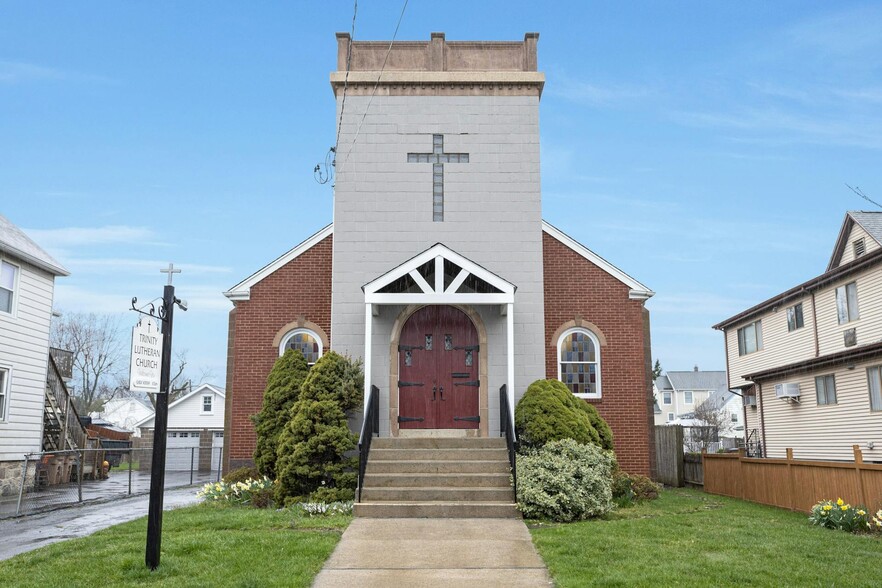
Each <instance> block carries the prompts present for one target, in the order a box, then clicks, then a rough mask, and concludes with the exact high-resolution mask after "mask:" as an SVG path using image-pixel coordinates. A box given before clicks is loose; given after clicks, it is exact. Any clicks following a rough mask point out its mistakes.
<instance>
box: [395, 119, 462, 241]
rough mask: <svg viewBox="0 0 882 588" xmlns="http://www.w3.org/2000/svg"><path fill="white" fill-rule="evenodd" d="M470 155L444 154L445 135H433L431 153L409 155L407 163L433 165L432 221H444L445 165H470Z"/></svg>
mask: <svg viewBox="0 0 882 588" xmlns="http://www.w3.org/2000/svg"><path fill="white" fill-rule="evenodd" d="M468 162H469V154H468V153H444V135H432V152H431V153H408V154H407V163H431V164H432V220H433V221H434V222H436V223H438V222H441V221H443V220H444V164H445V163H468Z"/></svg>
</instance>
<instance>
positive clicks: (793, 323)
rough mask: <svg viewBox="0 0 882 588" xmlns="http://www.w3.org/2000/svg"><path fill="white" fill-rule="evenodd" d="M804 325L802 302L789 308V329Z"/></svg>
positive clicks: (799, 327)
mask: <svg viewBox="0 0 882 588" xmlns="http://www.w3.org/2000/svg"><path fill="white" fill-rule="evenodd" d="M803 326H804V323H803V320H802V302H800V303H799V304H797V305H795V306H791V307H790V308H788V309H787V330H788V331H795V330H796V329H801V328H802V327H803Z"/></svg>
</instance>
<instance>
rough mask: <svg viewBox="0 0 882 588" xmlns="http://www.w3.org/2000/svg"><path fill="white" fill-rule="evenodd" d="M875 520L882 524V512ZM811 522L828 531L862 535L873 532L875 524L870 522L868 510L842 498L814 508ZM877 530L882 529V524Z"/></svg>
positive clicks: (820, 503) (881, 511) (878, 513)
mask: <svg viewBox="0 0 882 588" xmlns="http://www.w3.org/2000/svg"><path fill="white" fill-rule="evenodd" d="M876 515H877V516H876V517H873V519H874V520H875V521H877V522H882V520H879V519H882V510H880V511H879V512H877V513H876ZM809 520H810V521H811V523H812V524H813V525H818V526H819V527H824V528H826V529H837V530H839V531H848V532H849V533H860V532H867V531H872V530H873V526H875V524H874V523H871V522H870V517H869V515H868V514H867V511H866V509H864V508H863V507H854V506H852V505H850V504H846V503H845V501H843V500H842V499H841V498H838V499H837V500H836V502H833V501H832V500H822V501H821V502H819V503H817V504H816V505H814V506H813V507H812V513H811V514H810V515H809ZM877 528H882V524H880V525H878V527H877Z"/></svg>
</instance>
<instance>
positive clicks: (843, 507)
mask: <svg viewBox="0 0 882 588" xmlns="http://www.w3.org/2000/svg"><path fill="white" fill-rule="evenodd" d="M839 509H840V510H843V511H846V510H848V507H847V506H840V507H839Z"/></svg>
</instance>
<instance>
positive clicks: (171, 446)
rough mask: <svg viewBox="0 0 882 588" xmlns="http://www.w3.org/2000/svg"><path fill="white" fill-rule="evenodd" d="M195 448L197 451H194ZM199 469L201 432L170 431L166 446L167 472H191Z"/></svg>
mask: <svg viewBox="0 0 882 588" xmlns="http://www.w3.org/2000/svg"><path fill="white" fill-rule="evenodd" d="M192 448H195V449H192ZM191 455H192V459H193V461H192V463H193V467H194V469H198V468H199V431H169V433H168V442H167V443H166V446H165V471H167V472H178V471H190V463H191V461H190V459H191Z"/></svg>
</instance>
